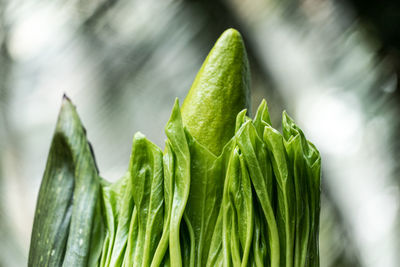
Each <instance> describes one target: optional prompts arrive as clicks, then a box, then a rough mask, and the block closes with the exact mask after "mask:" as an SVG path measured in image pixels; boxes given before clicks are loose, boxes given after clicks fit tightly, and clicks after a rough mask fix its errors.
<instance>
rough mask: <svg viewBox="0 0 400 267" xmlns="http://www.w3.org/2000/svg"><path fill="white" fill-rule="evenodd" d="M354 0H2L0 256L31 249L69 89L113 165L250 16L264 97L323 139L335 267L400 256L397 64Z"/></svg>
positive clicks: (156, 137) (112, 173) (118, 166)
mask: <svg viewBox="0 0 400 267" xmlns="http://www.w3.org/2000/svg"><path fill="white" fill-rule="evenodd" d="M346 3H347V2H341V1H334V0H303V1H297V0H285V1H275V0H267V1H265V0H218V1H211V0H206V1H196V0H186V1H183V0H181V1H173V0H146V1H145V0H133V1H132V0H131V1H128V0H98V1H89V0H73V1H50V0H28V1H27V0H25V1H23V0H9V1H7V0H0V266H10V267H13V266H24V265H26V262H27V255H28V249H29V241H30V232H31V227H32V223H33V215H34V210H35V204H36V197H37V193H38V190H39V186H40V182H41V178H42V175H43V171H44V167H45V163H46V158H47V154H48V150H49V147H50V141H51V137H52V133H53V130H54V127H55V122H56V119H57V113H58V110H59V107H60V104H61V99H62V95H63V94H64V93H66V94H67V95H68V96H69V97H70V98H71V99H72V101H73V102H74V104H75V105H76V106H77V110H78V112H79V114H80V117H81V119H82V121H83V124H84V125H85V127H86V129H87V132H88V138H89V140H90V141H91V143H92V144H93V147H94V152H95V155H96V159H97V164H98V166H99V169H100V173H101V175H102V176H103V177H104V178H106V179H109V180H111V181H114V180H116V179H118V178H119V177H120V176H122V175H123V174H124V172H125V171H126V169H127V167H128V162H129V156H130V150H131V141H132V137H133V135H134V133H135V132H137V131H141V132H142V133H143V134H145V135H146V136H147V137H148V138H149V139H150V140H152V141H153V142H154V143H156V144H157V145H159V146H160V147H164V140H165V135H164V129H163V128H164V125H165V124H166V122H167V120H168V118H169V115H170V111H171V108H172V105H173V102H174V99H175V98H176V97H178V98H179V100H180V101H182V100H183V99H184V97H185V95H186V93H187V91H188V90H189V88H190V85H191V83H192V81H193V79H194V77H195V75H196V72H197V71H198V69H199V68H200V66H201V63H202V61H203V60H204V59H205V56H206V55H207V53H208V51H209V50H210V49H211V47H212V45H213V43H214V42H215V41H216V39H217V38H218V36H219V35H220V34H221V33H222V32H223V31H224V30H225V29H227V28H229V27H234V28H236V29H238V30H239V31H240V32H241V33H242V35H243V37H244V39H245V42H246V46H247V50H248V54H249V60H250V64H251V71H252V105H253V110H255V109H256V108H257V106H258V104H259V103H260V101H261V99H262V98H266V99H267V102H268V105H269V109H270V113H271V116H272V120H273V124H274V127H276V128H280V126H279V125H280V119H281V113H282V111H283V110H284V109H286V110H287V111H288V112H289V114H290V115H291V116H292V117H294V119H295V120H296V121H297V123H298V124H299V125H300V127H301V128H303V130H304V131H305V133H306V135H307V137H308V138H309V139H310V140H312V141H313V142H314V143H315V144H316V145H317V147H318V148H319V149H320V152H321V154H322V160H323V177H322V179H323V188H322V190H323V198H322V200H323V201H322V213H321V229H320V250H321V266H322V267H336V266H337V267H350V266H351V267H358V266H360V267H361V266H362V267H376V266H385V267H396V266H399V265H400V255H399V253H398V252H399V251H400V243H399V238H398V237H399V236H400V220H399V218H400V216H399V215H400V207H399V204H400V191H399V182H400V179H399V175H398V171H399V169H400V168H399V167H400V163H399V160H398V159H399V145H400V142H399V141H398V136H399V133H400V119H399V115H400V110H399V107H400V106H399V105H398V104H399V96H398V95H399V93H398V90H397V88H398V77H397V75H396V70H395V68H394V64H393V62H392V61H391V59H390V58H389V57H387V56H385V55H382V53H380V52H381V51H380V48H381V43H380V40H379V38H376V37H374V36H373V35H371V34H369V32H368V31H367V30H366V28H365V25H364V24H363V23H362V21H360V20H359V19H358V18H357V16H356V14H355V12H354V10H353V9H352V8H351V7H350V6H349V5H347V4H346Z"/></svg>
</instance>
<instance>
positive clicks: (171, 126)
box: [165, 100, 190, 267]
mask: <svg viewBox="0 0 400 267" xmlns="http://www.w3.org/2000/svg"><path fill="white" fill-rule="evenodd" d="M165 132H166V134H167V137H168V140H169V142H168V144H169V146H170V147H169V149H168V150H167V151H168V152H169V153H171V156H170V157H172V158H173V160H174V163H173V166H174V167H173V170H172V171H173V174H171V175H169V177H170V179H171V180H170V181H168V183H169V184H170V185H171V198H172V203H171V207H170V212H171V217H170V224H169V226H170V229H169V253H170V261H171V266H174V267H181V266H182V255H181V244H180V225H181V220H182V217H183V213H184V210H185V207H186V203H187V200H188V197H189V190H190V153H189V146H188V143H187V140H186V136H185V132H184V129H183V125H182V117H181V113H180V109H179V102H178V100H176V101H175V105H174V108H173V110H172V114H171V118H170V120H169V121H168V123H167V126H166V128H165ZM167 158H168V157H167Z"/></svg>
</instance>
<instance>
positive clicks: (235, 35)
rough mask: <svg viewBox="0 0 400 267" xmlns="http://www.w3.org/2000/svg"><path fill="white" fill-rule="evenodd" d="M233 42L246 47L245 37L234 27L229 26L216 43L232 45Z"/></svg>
mask: <svg viewBox="0 0 400 267" xmlns="http://www.w3.org/2000/svg"><path fill="white" fill-rule="evenodd" d="M232 43H238V44H240V46H243V47H244V42H243V38H242V35H241V34H240V32H239V31H237V30H235V29H233V28H229V29H227V30H225V31H224V32H223V33H222V34H221V36H220V37H219V38H218V40H217V42H216V43H215V45H216V46H218V45H221V44H226V45H228V46H231V45H232Z"/></svg>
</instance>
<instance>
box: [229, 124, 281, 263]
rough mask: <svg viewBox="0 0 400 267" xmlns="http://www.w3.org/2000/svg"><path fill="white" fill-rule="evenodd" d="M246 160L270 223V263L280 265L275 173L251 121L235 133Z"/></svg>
mask: <svg viewBox="0 0 400 267" xmlns="http://www.w3.org/2000/svg"><path fill="white" fill-rule="evenodd" d="M235 137H236V140H237V144H238V146H239V148H240V151H241V152H242V154H243V157H244V159H245V162H246V166H247V169H248V170H249V174H250V178H251V181H252V184H253V187H254V189H255V192H256V196H257V199H258V201H259V203H260V206H261V208H262V211H263V214H264V216H265V220H266V221H267V224H268V237H269V241H268V242H269V249H270V259H271V260H270V265H271V266H272V267H278V266H280V260H279V257H280V245H279V233H278V228H277V224H276V220H275V215H274V210H273V202H272V201H273V187H274V180H273V173H272V166H271V163H270V159H269V158H268V153H267V150H266V146H265V144H264V142H263V140H262V139H260V137H259V136H258V134H257V130H256V128H255V127H254V125H253V124H252V123H251V121H248V122H246V123H244V124H243V126H242V127H241V128H240V129H239V131H238V132H237V133H236V135H235Z"/></svg>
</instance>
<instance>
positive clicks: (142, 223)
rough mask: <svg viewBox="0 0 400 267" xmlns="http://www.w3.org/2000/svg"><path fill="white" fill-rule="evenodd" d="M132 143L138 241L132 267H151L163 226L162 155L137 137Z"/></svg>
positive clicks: (131, 168)
mask: <svg viewBox="0 0 400 267" xmlns="http://www.w3.org/2000/svg"><path fill="white" fill-rule="evenodd" d="M133 140H134V141H133V146H132V156H131V162H130V178H131V181H132V188H133V190H132V192H133V198H134V202H135V205H136V207H137V223H138V237H137V241H136V242H137V244H136V248H135V252H134V256H133V258H132V264H133V265H131V266H150V264H151V261H152V258H153V255H154V253H155V251H156V248H157V245H158V242H159V240H160V238H161V234H162V226H163V225H162V224H161V223H160V222H161V221H162V220H163V215H164V213H163V212H164V210H163V208H164V196H163V190H164V189H163V166H162V164H163V162H162V152H161V150H160V149H159V148H158V147H157V146H156V145H154V144H153V143H151V142H149V141H148V140H147V139H146V138H145V137H144V136H143V135H142V134H140V133H137V134H136V135H135V137H134V138H133ZM128 265H129V264H128Z"/></svg>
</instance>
